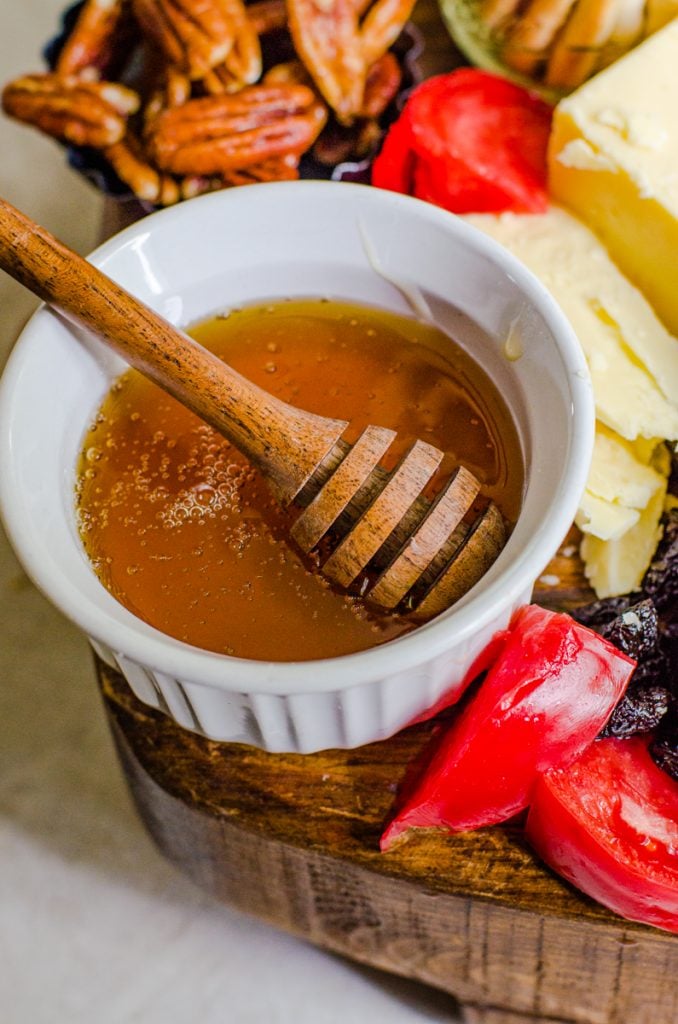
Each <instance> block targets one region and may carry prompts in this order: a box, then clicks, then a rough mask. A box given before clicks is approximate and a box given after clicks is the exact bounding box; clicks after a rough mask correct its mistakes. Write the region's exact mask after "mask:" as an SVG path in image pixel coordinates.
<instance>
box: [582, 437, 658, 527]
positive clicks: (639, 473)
mask: <svg viewBox="0 0 678 1024" xmlns="http://www.w3.org/2000/svg"><path fill="white" fill-rule="evenodd" d="M663 448H664V446H663V445H662V448H661V450H663ZM653 461H655V452H654V449H653V448H649V447H643V448H642V449H641V448H640V446H638V450H637V448H636V444H635V443H629V442H628V441H624V440H623V439H622V438H621V437H619V436H618V435H617V434H615V433H613V432H612V431H611V430H608V429H607V428H606V427H604V426H602V424H600V423H599V424H597V425H596V438H595V444H594V448H593V459H592V461H591V468H590V471H589V477H588V481H587V484H586V491H585V493H584V495H583V497H582V499H581V502H580V505H579V509H578V512H577V516H576V523H577V526H578V527H579V529H580V530H581V531H582V533H586V534H591V535H592V536H594V537H597V538H598V539H599V540H604V541H611V540H619V539H620V538H621V537H623V536H624V534H625V533H627V532H628V531H629V530H630V529H631V528H632V527H633V526H635V525H636V523H637V522H638V521H639V520H640V514H641V511H642V510H643V509H645V508H646V507H647V506H648V505H649V503H650V501H651V499H652V497H653V496H654V495H655V494H656V493H657V492H659V491H661V492H662V493H663V492H664V491H665V490H666V475H667V473H668V466H666V464H665V463H664V466H662V467H660V468H661V469H662V471H663V472H659V471H658V469H657V468H654V466H653V465H651V464H650V463H651V462H653Z"/></svg>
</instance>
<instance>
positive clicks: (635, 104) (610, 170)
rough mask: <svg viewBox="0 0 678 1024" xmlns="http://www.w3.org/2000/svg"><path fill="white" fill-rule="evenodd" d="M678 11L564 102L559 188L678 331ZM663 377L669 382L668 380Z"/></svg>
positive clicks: (557, 133)
mask: <svg viewBox="0 0 678 1024" xmlns="http://www.w3.org/2000/svg"><path fill="white" fill-rule="evenodd" d="M677 103H678V19H676V20H675V21H672V22H670V23H669V24H668V25H666V26H665V27H664V28H662V29H660V31H658V32H657V33H656V34H655V35H653V36H651V37H650V38H649V39H647V40H645V42H643V43H642V44H641V45H640V46H638V47H636V48H635V49H633V50H631V51H630V52H629V53H627V54H626V55H625V56H624V57H622V58H621V59H620V60H618V61H616V62H615V63H614V64H612V65H610V67H608V68H606V69H605V70H604V71H602V72H600V73H599V74H598V75H596V76H595V77H594V78H592V79H590V80H589V81H588V82H586V83H585V84H584V85H582V86H580V88H579V89H577V90H576V91H575V92H574V93H572V94H571V95H570V96H568V97H567V98H565V99H563V100H561V102H560V103H559V104H558V106H557V107H556V111H555V116H554V122H553V131H552V135H551V142H550V147H549V173H550V190H551V193H552V195H553V196H554V197H555V198H556V199H558V200H559V201H561V202H563V203H565V204H566V205H567V206H569V207H570V208H571V209H573V210H574V211H575V212H576V213H578V214H579V215H580V216H581V217H582V218H584V219H585V220H586V223H587V224H589V225H590V226H591V227H592V228H593V230H594V231H595V232H596V233H597V234H598V235H599V236H600V237H601V238H602V239H603V240H604V242H605V244H606V245H607V247H608V249H609V251H610V253H611V255H612V257H613V259H614V260H615V261H616V262H617V263H618V265H619V267H620V268H621V269H622V270H623V271H624V272H625V273H626V274H627V275H628V276H629V278H630V279H631V280H632V281H633V282H634V283H635V284H637V285H638V286H639V287H640V289H641V290H642V291H643V293H644V294H645V295H646V296H647V298H648V299H649V301H650V302H651V303H652V305H653V306H654V308H655V310H656V311H657V313H658V314H659V316H660V317H661V318H662V319H663V320H664V322H665V323H666V325H667V326H668V328H669V330H671V331H672V332H673V333H674V334H678V287H677V284H676V279H677V275H678V120H677V117H678V111H677V109H676V106H677ZM662 386H663V385H662Z"/></svg>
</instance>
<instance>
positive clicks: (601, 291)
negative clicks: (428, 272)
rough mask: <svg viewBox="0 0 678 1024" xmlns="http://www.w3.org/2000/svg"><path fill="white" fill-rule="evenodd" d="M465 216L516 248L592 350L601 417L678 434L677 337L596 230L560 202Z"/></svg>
mask: <svg viewBox="0 0 678 1024" xmlns="http://www.w3.org/2000/svg"><path fill="white" fill-rule="evenodd" d="M677 170H678V167H677ZM464 219H465V220H467V221H469V222H470V223H472V224H475V225H476V227H479V228H480V229H481V230H482V231H484V232H486V233H487V234H489V235H492V236H493V237H494V238H495V239H497V241H499V242H501V243H502V244H503V245H505V246H506V248H508V249H510V250H511V252H513V253H514V255H516V256H517V257H518V258H519V259H520V260H522V262H523V263H525V264H526V265H527V266H528V267H529V268H530V269H531V270H532V271H533V272H534V273H535V274H536V276H537V277H539V278H540V280H541V281H542V283H543V284H544V285H545V286H546V287H547V288H548V289H549V291H550V292H551V294H552V295H553V296H554V298H555V299H556V301H557V302H558V303H559V305H560V307H561V308H562V310H563V312H564V313H565V315H566V316H567V317H568V319H569V321H570V323H571V324H572V326H573V328H574V330H575V332H576V334H577V336H578V338H579V340H580V342H581V345H582V348H583V350H584V353H585V355H586V359H587V362H588V365H589V369H590V371H591V378H592V382H593V391H594V396H595V401H596V414H597V417H598V419H599V420H600V421H601V422H602V423H604V424H605V425H607V426H608V427H610V428H611V429H612V430H614V431H615V432H616V433H618V434H620V435H621V436H622V437H624V438H627V439H628V440H634V439H635V438H638V437H643V438H657V437H660V438H669V439H672V440H673V439H678V340H676V339H675V338H674V337H673V336H672V335H670V334H669V333H668V331H666V329H665V328H664V327H663V325H662V324H661V323H660V321H659V320H658V319H657V317H656V316H655V314H654V313H653V311H652V309H651V307H650V306H649V305H648V303H647V301H646V300H645V299H644V297H643V296H642V295H641V293H640V292H639V291H638V289H637V288H634V287H633V285H631V284H630V282H629V281H628V280H627V279H626V278H625V277H624V275H623V274H622V273H620V271H619V270H618V269H617V267H616V266H615V264H614V263H613V262H612V260H611V259H610V258H609V256H608V254H607V252H606V250H605V248H604V246H603V245H602V244H601V243H600V242H599V241H598V239H597V238H596V236H595V235H594V234H593V232H591V231H589V229H588V228H587V227H586V226H585V225H584V224H582V223H581V221H580V220H578V219H577V218H576V217H574V216H572V215H571V214H569V213H568V212H567V211H566V210H564V209H562V208H561V207H558V206H555V205H554V206H552V207H551V209H550V210H548V211H547V212H546V213H544V214H512V213H504V214H499V215H494V214H473V215H468V216H466V217H465V218H464Z"/></svg>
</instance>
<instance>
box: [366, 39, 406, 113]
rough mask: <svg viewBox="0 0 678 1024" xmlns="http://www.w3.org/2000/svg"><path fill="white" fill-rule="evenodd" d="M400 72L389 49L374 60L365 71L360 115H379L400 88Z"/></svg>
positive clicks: (396, 61) (398, 65)
mask: <svg viewBox="0 0 678 1024" xmlns="http://www.w3.org/2000/svg"><path fill="white" fill-rule="evenodd" d="M401 78H402V73H401V71H400V64H399V63H398V60H397V58H396V57H395V55H394V54H392V53H391V52H390V51H388V52H387V53H384V54H382V55H381V57H379V59H378V60H376V61H375V62H374V64H373V65H372V67H371V68H370V69H369V71H368V72H367V81H366V82H365V93H364V95H363V103H362V107H361V108H360V116H361V117H380V116H381V114H383V113H384V111H385V110H386V108H387V106H388V105H389V103H390V102H391V100H393V99H394V98H395V96H396V95H397V93H398V89H399V88H400V80H401Z"/></svg>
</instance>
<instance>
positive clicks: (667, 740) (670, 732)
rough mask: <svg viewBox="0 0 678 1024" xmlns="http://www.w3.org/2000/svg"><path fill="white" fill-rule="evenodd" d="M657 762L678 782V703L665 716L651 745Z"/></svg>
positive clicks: (652, 753)
mask: <svg viewBox="0 0 678 1024" xmlns="http://www.w3.org/2000/svg"><path fill="white" fill-rule="evenodd" d="M650 753H651V755H652V757H653V759H654V761H655V763H656V764H658V765H659V767H660V768H663V769H664V771H665V772H668V774H669V775H670V776H671V777H672V778H673V779H675V780H676V782H678V705H676V704H674V705H673V707H672V709H671V711H669V713H668V714H667V715H666V716H665V717H664V719H663V721H662V723H661V725H660V727H659V729H658V730H657V735H656V736H655V738H654V739H653V741H652V743H651V745H650Z"/></svg>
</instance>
